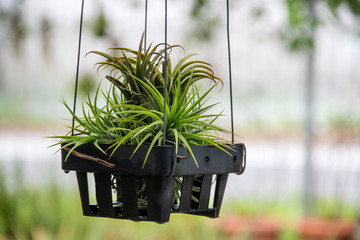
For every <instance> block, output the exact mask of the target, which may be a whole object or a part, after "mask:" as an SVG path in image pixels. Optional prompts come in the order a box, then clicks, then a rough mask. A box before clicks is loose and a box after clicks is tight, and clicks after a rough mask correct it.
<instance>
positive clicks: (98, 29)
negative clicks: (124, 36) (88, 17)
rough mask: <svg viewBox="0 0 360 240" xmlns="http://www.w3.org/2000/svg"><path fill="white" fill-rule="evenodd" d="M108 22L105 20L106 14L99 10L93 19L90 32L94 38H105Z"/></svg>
mask: <svg viewBox="0 0 360 240" xmlns="http://www.w3.org/2000/svg"><path fill="white" fill-rule="evenodd" d="M107 28H108V21H107V20H106V14H105V13H104V10H103V9H101V10H100V11H99V13H98V15H97V17H96V18H95V20H94V22H93V25H92V32H93V34H94V36H96V37H105V36H106V34H107V32H106V31H107Z"/></svg>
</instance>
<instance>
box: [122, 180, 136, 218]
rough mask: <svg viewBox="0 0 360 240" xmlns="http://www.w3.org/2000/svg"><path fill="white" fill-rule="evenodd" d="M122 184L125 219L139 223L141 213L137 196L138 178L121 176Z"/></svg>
mask: <svg viewBox="0 0 360 240" xmlns="http://www.w3.org/2000/svg"><path fill="white" fill-rule="evenodd" d="M120 184H121V192H122V201H123V217H124V218H127V219H131V220H134V221H137V220H138V218H139V211H138V204H137V195H136V189H137V186H136V176H134V175H121V179H120Z"/></svg>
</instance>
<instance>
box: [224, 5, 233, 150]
mask: <svg viewBox="0 0 360 240" xmlns="http://www.w3.org/2000/svg"><path fill="white" fill-rule="evenodd" d="M229 15H230V10H229V0H226V32H227V43H228V58H229V84H230V117H231V142H232V144H234V141H235V140H234V110H233V94H232V92H233V90H232V74H231V49H230V17H229Z"/></svg>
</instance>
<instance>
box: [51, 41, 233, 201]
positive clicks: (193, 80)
mask: <svg viewBox="0 0 360 240" xmlns="http://www.w3.org/2000/svg"><path fill="white" fill-rule="evenodd" d="M142 42H143V40H141V43H140V46H139V49H138V50H137V51H136V50H131V49H128V48H120V47H118V48H111V49H110V50H112V51H116V52H119V53H120V54H119V55H117V56H113V55H109V54H107V53H104V52H99V51H92V52H90V53H93V54H97V55H100V56H102V57H104V58H105V60H104V61H101V62H98V63H97V66H98V71H103V70H104V69H108V68H110V71H109V74H108V75H106V77H105V78H106V79H107V80H108V81H109V82H111V86H110V87H109V88H108V89H106V90H100V87H101V83H100V84H99V86H98V88H97V90H96V92H95V96H94V97H93V99H92V98H91V97H90V94H88V97H87V100H86V102H84V103H83V105H82V116H79V115H78V114H75V113H74V112H73V111H72V110H71V108H70V107H69V106H68V104H67V103H66V102H65V101H63V103H64V105H65V107H66V108H67V109H68V110H69V112H70V113H71V115H72V117H73V118H74V120H75V121H76V123H77V124H76V125H75V126H74V127H69V128H70V131H69V133H68V134H67V135H64V136H55V137H53V138H58V139H60V140H59V142H58V143H56V144H54V145H58V144H61V149H64V148H66V149H67V150H68V155H67V157H68V156H69V155H70V154H72V153H73V152H74V153H75V152H76V151H75V149H76V148H77V147H79V146H81V145H83V144H88V143H91V144H94V146H96V147H97V148H98V149H99V150H100V151H101V152H103V153H104V154H107V155H108V156H109V157H111V156H112V155H113V154H114V153H115V151H116V150H117V149H118V148H119V147H120V146H121V145H125V144H126V145H136V146H137V147H136V148H135V150H134V153H133V155H134V154H135V153H136V151H137V150H138V149H139V148H140V147H141V146H142V145H149V148H148V152H147V154H146V157H145V159H144V161H143V167H144V166H145V164H146V160H147V158H148V156H149V153H150V152H151V150H152V149H153V147H154V146H155V145H162V144H163V137H164V132H163V131H164V121H166V141H165V143H166V144H168V145H174V146H175V151H176V152H177V151H178V148H179V146H183V147H185V148H186V149H187V151H188V152H189V155H191V156H192V157H193V159H194V161H195V164H196V165H197V162H196V159H195V156H194V154H193V152H192V150H191V146H193V145H213V146H215V147H217V148H219V149H221V150H223V151H225V152H226V153H228V154H229V155H231V151H233V149H232V148H231V146H229V145H227V142H226V141H225V140H224V139H223V138H221V137H220V136H218V135H217V133H219V132H222V133H228V131H227V130H225V129H223V128H220V127H218V126H216V125H215V124H214V121H215V120H216V119H218V118H219V117H220V116H222V113H221V112H220V113H209V110H210V109H212V108H214V107H215V106H217V105H218V103H215V104H210V105H206V98H207V97H208V96H209V94H210V92H211V91H212V90H213V89H214V88H215V87H216V86H217V85H218V84H223V83H222V81H221V80H220V79H219V78H218V77H216V76H215V75H214V73H213V71H212V69H211V65H210V64H208V63H206V62H204V61H199V60H191V58H192V57H194V55H195V54H189V55H186V56H184V57H183V58H181V59H180V60H179V61H178V62H177V63H176V64H175V65H174V67H172V61H171V59H170V55H169V52H171V49H173V48H177V47H181V46H179V45H170V46H167V49H168V50H169V51H168V52H165V45H164V44H158V45H156V46H154V47H151V46H150V47H149V48H147V49H145V50H144V49H143V48H142ZM165 54H167V61H166V62H165V61H164V55H165ZM165 68H166V72H167V77H166V78H165V77H164V70H165ZM200 80H201V81H204V80H209V81H211V82H213V83H214V84H213V86H211V87H210V88H209V89H208V90H207V91H205V92H201V93H200V91H199V87H198V85H197V82H198V81H200ZM165 81H167V82H166V85H165ZM165 86H166V87H167V88H166V91H165V92H166V98H165V97H164V96H163V93H164V88H165ZM100 97H102V99H103V100H104V101H105V104H104V105H101V106H100V105H99V98H100ZM165 101H166V102H165ZM165 114H166V117H165ZM103 144H106V145H107V146H108V149H103V148H102V147H101V146H103ZM100 145H101V146H100ZM66 159H67V158H66ZM177 182H181V179H177ZM139 188H141V186H140V187H139ZM176 189H177V188H176V187H175V190H174V191H175V194H174V196H176V194H177V192H176Z"/></svg>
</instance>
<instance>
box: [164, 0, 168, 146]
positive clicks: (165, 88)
mask: <svg viewBox="0 0 360 240" xmlns="http://www.w3.org/2000/svg"><path fill="white" fill-rule="evenodd" d="M167 62H168V59H167V0H165V68H164V128H163V134H164V135H163V145H166V101H167V98H166V91H167Z"/></svg>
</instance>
